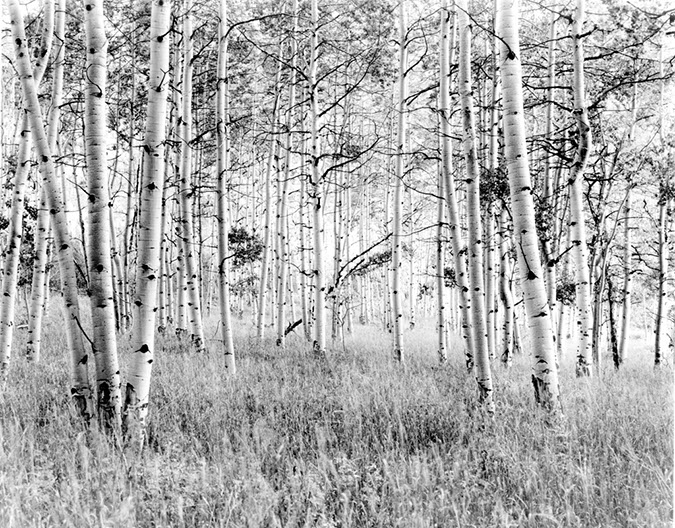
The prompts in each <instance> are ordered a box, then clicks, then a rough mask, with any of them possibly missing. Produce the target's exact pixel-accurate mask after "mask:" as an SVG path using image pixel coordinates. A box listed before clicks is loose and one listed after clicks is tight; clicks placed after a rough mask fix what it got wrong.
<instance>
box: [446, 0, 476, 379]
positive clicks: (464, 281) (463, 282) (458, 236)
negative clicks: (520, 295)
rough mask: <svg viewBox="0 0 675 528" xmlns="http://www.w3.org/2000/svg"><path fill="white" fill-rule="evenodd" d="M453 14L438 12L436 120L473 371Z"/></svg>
mask: <svg viewBox="0 0 675 528" xmlns="http://www.w3.org/2000/svg"><path fill="white" fill-rule="evenodd" d="M451 17H454V13H453V14H451V13H450V12H449V11H448V10H447V9H446V8H445V4H444V10H443V11H442V12H441V23H442V29H441V33H442V35H443V37H442V41H441V59H440V60H441V65H440V77H441V85H440V97H439V103H440V108H439V111H440V120H441V152H442V172H443V187H444V191H445V202H446V204H447V210H448V224H449V234H450V241H451V243H452V256H453V259H454V268H455V280H456V282H457V287H458V288H459V303H460V306H459V308H460V312H461V324H460V327H461V333H462V338H463V340H464V353H465V363H466V368H467V370H468V371H471V370H473V366H474V355H473V343H472V338H471V311H470V301H471V297H470V295H469V280H468V276H467V273H466V262H465V260H464V253H465V246H464V243H463V240H462V232H461V229H460V225H459V206H458V205H457V192H456V190H455V178H454V176H453V166H452V137H451V130H450V115H451V108H450V103H449V98H450V65H451V64H452V63H454V49H455V31H454V27H453V30H452V35H451V37H450V36H448V32H449V30H448V22H449V19H450V18H451Z"/></svg>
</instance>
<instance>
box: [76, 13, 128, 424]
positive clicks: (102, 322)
mask: <svg viewBox="0 0 675 528" xmlns="http://www.w3.org/2000/svg"><path fill="white" fill-rule="evenodd" d="M85 4H86V9H85V10H84V34H85V46H86V49H87V63H86V68H87V70H86V71H87V75H86V76H85V79H86V83H85V87H84V145H85V155H86V160H87V192H88V200H87V203H88V204H89V226H88V227H89V229H88V235H89V244H88V249H89V261H88V262H89V290H90V299H91V319H92V325H93V330H94V333H93V346H92V352H93V354H94V361H95V364H96V394H97V404H98V411H99V422H100V423H101V424H102V425H103V427H104V428H106V429H113V430H116V429H117V428H118V427H119V426H120V425H121V414H120V412H121V406H122V403H121V388H120V371H119V362H118V360H117V338H116V335H115V330H116V328H115V303H114V298H113V280H112V259H111V251H110V239H111V236H112V235H113V233H112V232H111V229H110V228H111V225H110V207H111V201H110V195H109V192H108V188H109V181H108V166H107V159H106V146H107V145H106V135H107V133H108V130H107V110H108V109H107V107H106V104H105V102H106V99H105V85H106V76H107V75H106V68H107V54H108V44H107V43H108V40H107V37H106V34H105V27H104V23H105V16H104V12H103V0H85Z"/></svg>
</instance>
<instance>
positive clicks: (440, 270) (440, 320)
mask: <svg viewBox="0 0 675 528" xmlns="http://www.w3.org/2000/svg"><path fill="white" fill-rule="evenodd" d="M441 17H442V18H444V14H443V13H441ZM441 38H443V37H441ZM436 188H437V189H438V191H437V192H438V198H436V202H437V203H436V206H437V210H436V299H437V300H438V311H437V323H436V326H437V332H438V333H437V335H438V351H437V352H438V360H439V361H440V362H441V363H444V362H445V361H447V359H448V352H447V350H446V345H445V342H446V332H445V326H446V325H445V259H444V258H443V257H444V254H443V232H444V229H443V228H444V220H445V215H444V213H445V201H444V200H443V173H442V169H441V167H439V171H438V183H437V187H436Z"/></svg>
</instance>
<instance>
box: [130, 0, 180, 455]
mask: <svg viewBox="0 0 675 528" xmlns="http://www.w3.org/2000/svg"><path fill="white" fill-rule="evenodd" d="M170 22H171V3H170V2H169V1H167V0H154V1H153V4H152V11H151V15H150V76H149V83H148V84H149V86H148V111H147V121H146V131H145V140H144V145H143V149H144V150H145V156H144V157H143V173H142V179H141V182H142V183H141V207H140V222H139V225H140V226H141V228H140V230H139V244H138V249H139V251H138V270H137V273H136V292H135V295H134V297H135V299H134V303H133V304H134V306H135V314H134V318H133V321H134V329H133V334H132V357H131V366H130V368H129V374H128V376H127V384H126V396H125V402H124V414H123V428H124V430H125V432H126V434H127V436H128V439H129V441H130V444H131V446H132V447H133V448H134V449H135V450H136V451H140V450H141V448H142V447H143V442H144V439H145V421H146V417H147V414H148V399H149V398H148V397H149V392H150V377H151V374H152V363H153V361H154V352H155V324H156V322H155V318H156V308H157V280H158V277H157V274H158V272H159V257H160V251H159V248H160V244H161V240H160V235H161V219H162V211H161V207H162V189H163V187H164V147H165V141H166V132H165V130H166V127H165V123H166V117H167V91H168V90H169V79H170V78H169V76H168V75H167V74H166V72H168V71H169V44H170V41H169V38H168V35H169V29H170V26H171V24H170Z"/></svg>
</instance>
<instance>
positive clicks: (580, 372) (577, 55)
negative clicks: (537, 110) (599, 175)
mask: <svg viewBox="0 0 675 528" xmlns="http://www.w3.org/2000/svg"><path fill="white" fill-rule="evenodd" d="M584 8H585V0H577V7H576V11H575V13H574V19H573V24H572V40H573V45H574V77H573V91H574V112H573V113H574V116H575V118H576V121H577V127H578V129H579V139H578V145H577V150H576V153H575V154H574V161H573V162H572V167H571V168H570V179H569V185H570V238H571V240H570V241H571V243H572V251H573V256H574V261H575V265H576V301H575V305H576V307H577V317H578V319H577V326H578V330H579V338H578V339H579V344H578V352H577V366H576V372H577V376H590V375H591V374H592V368H591V363H592V360H591V322H592V313H591V284H590V271H589V264H588V246H587V243H586V224H585V222H584V210H583V191H582V180H583V176H584V169H585V168H586V164H587V163H588V158H589V155H590V151H591V145H592V144H591V127H590V123H589V121H588V107H587V106H586V92H585V88H584V51H583V43H582V38H583V35H582V27H583V23H584Z"/></svg>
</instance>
